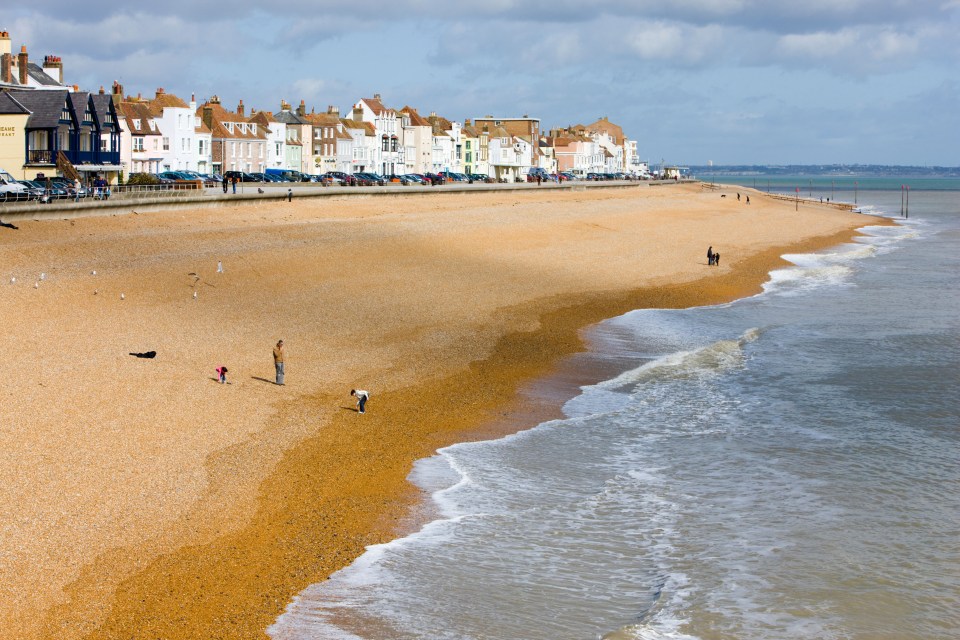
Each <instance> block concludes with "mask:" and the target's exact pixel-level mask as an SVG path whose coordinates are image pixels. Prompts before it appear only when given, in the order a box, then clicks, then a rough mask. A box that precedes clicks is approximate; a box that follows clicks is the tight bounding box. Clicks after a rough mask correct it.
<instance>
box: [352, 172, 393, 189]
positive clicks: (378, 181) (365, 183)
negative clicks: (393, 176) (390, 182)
mask: <svg viewBox="0 0 960 640" xmlns="http://www.w3.org/2000/svg"><path fill="white" fill-rule="evenodd" d="M353 175H354V177H355V178H356V179H357V184H359V185H360V186H361V187H376V186H380V187H382V186H383V185H385V184H386V183H387V181H386V180H385V179H384V178H383V176H381V175H379V174H377V173H368V172H360V173H355V174H353Z"/></svg>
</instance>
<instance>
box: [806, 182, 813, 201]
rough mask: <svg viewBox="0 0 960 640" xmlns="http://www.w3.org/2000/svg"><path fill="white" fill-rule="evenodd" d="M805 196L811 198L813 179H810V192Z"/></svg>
mask: <svg viewBox="0 0 960 640" xmlns="http://www.w3.org/2000/svg"><path fill="white" fill-rule="evenodd" d="M807 195H808V196H810V197H811V198H813V178H811V179H810V191H809V192H808V193H807Z"/></svg>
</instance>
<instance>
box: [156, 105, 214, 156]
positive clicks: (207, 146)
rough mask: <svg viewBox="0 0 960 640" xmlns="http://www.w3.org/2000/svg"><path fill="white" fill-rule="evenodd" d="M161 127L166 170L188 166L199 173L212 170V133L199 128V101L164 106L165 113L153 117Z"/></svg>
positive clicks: (161, 145)
mask: <svg viewBox="0 0 960 640" xmlns="http://www.w3.org/2000/svg"><path fill="white" fill-rule="evenodd" d="M154 122H155V123H156V126H157V129H159V130H160V149H159V150H158V151H159V155H160V157H161V158H162V159H161V160H160V165H161V168H162V170H163V171H177V170H180V169H187V170H189V171H197V172H199V173H211V172H212V170H213V169H212V167H213V158H212V152H213V151H212V144H213V143H212V136H211V135H210V134H209V133H201V132H198V131H197V129H198V128H200V127H201V126H202V123H201V120H200V116H198V115H197V103H196V101H195V100H191V101H190V106H189V107H186V108H183V107H164V108H163V113H162V114H161V115H160V116H159V117H157V118H154Z"/></svg>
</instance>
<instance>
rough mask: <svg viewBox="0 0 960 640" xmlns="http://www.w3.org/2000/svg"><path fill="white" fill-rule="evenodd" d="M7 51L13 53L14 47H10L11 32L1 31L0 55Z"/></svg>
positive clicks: (8, 53)
mask: <svg viewBox="0 0 960 640" xmlns="http://www.w3.org/2000/svg"><path fill="white" fill-rule="evenodd" d="M5 53H6V54H7V55H10V54H11V53H13V49H11V48H10V32H9V31H0V56H2V55H3V54H5Z"/></svg>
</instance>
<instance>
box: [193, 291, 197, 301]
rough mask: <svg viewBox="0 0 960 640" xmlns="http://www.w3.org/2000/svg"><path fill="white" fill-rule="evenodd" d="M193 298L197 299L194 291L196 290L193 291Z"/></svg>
mask: <svg viewBox="0 0 960 640" xmlns="http://www.w3.org/2000/svg"><path fill="white" fill-rule="evenodd" d="M193 299H194V300H196V299H197V292H196V291H194V292H193Z"/></svg>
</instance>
